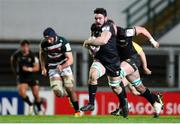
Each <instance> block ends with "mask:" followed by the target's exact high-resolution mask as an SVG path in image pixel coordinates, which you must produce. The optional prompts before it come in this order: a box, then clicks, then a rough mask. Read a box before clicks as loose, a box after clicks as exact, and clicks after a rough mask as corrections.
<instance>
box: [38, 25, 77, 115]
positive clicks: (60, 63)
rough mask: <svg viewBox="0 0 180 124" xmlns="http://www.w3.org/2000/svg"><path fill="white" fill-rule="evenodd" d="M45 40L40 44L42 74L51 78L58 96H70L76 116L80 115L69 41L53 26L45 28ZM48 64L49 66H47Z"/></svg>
mask: <svg viewBox="0 0 180 124" xmlns="http://www.w3.org/2000/svg"><path fill="white" fill-rule="evenodd" d="M43 35H44V40H43V41H42V42H41V45H40V54H39V55H40V62H41V69H42V75H45V76H46V75H47V72H48V76H49V79H50V86H51V88H52V89H53V91H54V93H55V95H56V96H58V97H63V96H67V95H68V96H69V97H70V100H71V103H72V105H73V107H74V110H75V117H79V116H80V111H79V104H78V99H77V95H76V93H75V87H74V77H73V73H72V70H71V67H70V66H71V65H72V64H73V56H72V51H71V47H70V44H69V42H68V41H67V40H66V39H65V38H63V37H61V36H58V35H57V34H56V32H55V31H54V30H53V29H52V28H47V29H45V30H44V33H43ZM46 65H47V66H46Z"/></svg>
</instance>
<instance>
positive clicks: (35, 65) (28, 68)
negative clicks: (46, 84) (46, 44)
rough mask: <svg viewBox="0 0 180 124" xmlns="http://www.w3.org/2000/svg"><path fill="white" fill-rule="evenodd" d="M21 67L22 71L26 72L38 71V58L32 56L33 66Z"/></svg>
mask: <svg viewBox="0 0 180 124" xmlns="http://www.w3.org/2000/svg"><path fill="white" fill-rule="evenodd" d="M22 68H23V70H24V71H27V72H38V71H39V60H38V58H37V57H34V63H33V67H27V66H23V67H22Z"/></svg>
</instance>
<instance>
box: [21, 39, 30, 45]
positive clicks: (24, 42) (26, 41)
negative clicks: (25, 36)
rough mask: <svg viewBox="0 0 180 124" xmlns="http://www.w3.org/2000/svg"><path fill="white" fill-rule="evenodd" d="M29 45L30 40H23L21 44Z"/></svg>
mask: <svg viewBox="0 0 180 124" xmlns="http://www.w3.org/2000/svg"><path fill="white" fill-rule="evenodd" d="M26 44H27V45H29V44H30V42H29V41H28V40H22V41H21V42H20V45H21V46H24V45H26Z"/></svg>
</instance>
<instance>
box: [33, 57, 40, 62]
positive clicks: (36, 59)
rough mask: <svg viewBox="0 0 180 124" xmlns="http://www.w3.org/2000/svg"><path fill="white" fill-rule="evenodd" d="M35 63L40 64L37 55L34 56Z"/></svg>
mask: <svg viewBox="0 0 180 124" xmlns="http://www.w3.org/2000/svg"><path fill="white" fill-rule="evenodd" d="M34 64H39V59H38V58H37V57H36V56H34Z"/></svg>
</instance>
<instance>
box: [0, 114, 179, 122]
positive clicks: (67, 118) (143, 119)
mask: <svg viewBox="0 0 180 124" xmlns="http://www.w3.org/2000/svg"><path fill="white" fill-rule="evenodd" d="M0 123H180V116H160V117H159V118H153V117H152V116H129V118H128V119H124V118H123V117H121V116H111V115H106V116H87V115H85V116H82V117H79V118H75V117H74V116H68V115H58V116H57V115H56V116H22V115H19V116H16V115H14V116H13V115H6V116H0Z"/></svg>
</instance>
